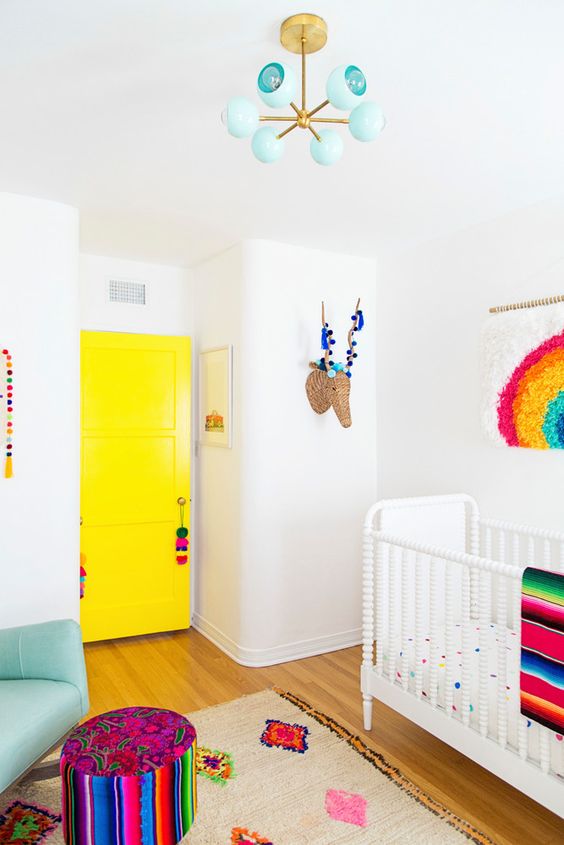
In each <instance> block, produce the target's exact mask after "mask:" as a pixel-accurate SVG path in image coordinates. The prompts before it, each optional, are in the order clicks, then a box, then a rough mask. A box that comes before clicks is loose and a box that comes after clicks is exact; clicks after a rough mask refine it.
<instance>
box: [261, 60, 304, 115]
mask: <svg viewBox="0 0 564 845" xmlns="http://www.w3.org/2000/svg"><path fill="white" fill-rule="evenodd" d="M257 91H258V94H259V97H260V98H261V100H262V101H263V103H264V104H265V105H267V106H269V107H270V108H271V109H279V108H282V107H283V106H287V105H288V104H289V103H290V101H291V100H293V99H294V97H295V96H296V75H295V73H294V71H293V70H292V68H291V67H288V65H285V64H283V63H282V62H269V63H268V64H267V65H265V66H264V67H263V69H262V70H261V72H260V73H259V75H258V79H257Z"/></svg>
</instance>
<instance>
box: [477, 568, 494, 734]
mask: <svg viewBox="0 0 564 845" xmlns="http://www.w3.org/2000/svg"><path fill="white" fill-rule="evenodd" d="M479 587H480V591H479V598H480V625H479V628H480V630H479V635H480V636H479V644H480V645H479V650H480V654H479V660H478V674H479V723H480V733H481V735H482V736H484V737H485V736H487V735H488V727H489V699H488V681H489V677H488V676H489V671H488V669H489V667H488V631H489V624H490V612H489V611H490V589H491V575H490V573H489V572H485V571H480V575H479Z"/></svg>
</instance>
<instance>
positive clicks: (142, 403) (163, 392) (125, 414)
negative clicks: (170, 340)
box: [82, 334, 176, 430]
mask: <svg viewBox="0 0 564 845" xmlns="http://www.w3.org/2000/svg"><path fill="white" fill-rule="evenodd" d="M120 337H124V335H118V334H114V335H113V337H112V338H111V339H110V343H111V344H114V343H115V344H117V343H118V341H117V340H116V338H120ZM127 337H131V335H127ZM83 354H84V359H83V373H84V394H83V397H84V401H83V406H82V413H83V419H82V426H83V428H84V430H88V429H91V428H96V429H98V428H109V429H112V430H116V429H124V428H131V429H135V428H143V429H147V428H149V429H163V428H169V429H173V428H174V427H175V410H176V401H175V400H176V397H175V391H174V390H171V389H170V386H171V385H174V383H175V369H176V353H175V352H174V350H166V349H151V350H142V349H122V348H119V347H113V348H109V349H100V348H98V347H96V348H94V349H88V348H86V349H84V353H83ZM140 370H142V374H143V377H142V378H140ZM118 373H119V378H116V374H118ZM98 388H102V389H98ZM141 408H142V409H143V414H142V415H140V413H139V411H140V409H141Z"/></svg>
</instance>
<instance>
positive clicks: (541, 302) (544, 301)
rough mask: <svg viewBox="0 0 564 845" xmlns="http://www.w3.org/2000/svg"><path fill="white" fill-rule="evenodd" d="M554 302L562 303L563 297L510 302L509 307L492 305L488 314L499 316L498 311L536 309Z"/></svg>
mask: <svg viewBox="0 0 564 845" xmlns="http://www.w3.org/2000/svg"><path fill="white" fill-rule="evenodd" d="M556 302H564V295H560V294H559V295H558V296H545V298H544V299H529V300H527V301H526V302H512V303H511V305H494V306H493V308H490V314H499V313H500V311H518V310H519V309H520V308H537V307H538V306H539V305H554V304H555V303H556Z"/></svg>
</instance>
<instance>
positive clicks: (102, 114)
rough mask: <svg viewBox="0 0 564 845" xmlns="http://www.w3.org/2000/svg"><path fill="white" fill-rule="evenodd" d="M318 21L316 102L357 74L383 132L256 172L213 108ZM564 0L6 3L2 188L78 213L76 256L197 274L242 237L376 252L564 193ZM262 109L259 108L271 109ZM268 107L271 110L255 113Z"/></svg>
mask: <svg viewBox="0 0 564 845" xmlns="http://www.w3.org/2000/svg"><path fill="white" fill-rule="evenodd" d="M304 10H306V11H314V12H316V13H318V14H321V15H323V17H325V19H326V20H327V22H328V26H329V41H328V44H327V47H326V48H325V49H324V50H323V51H322V52H320V53H317V54H316V55H314V56H312V57H311V59H310V61H309V76H310V82H311V85H310V87H309V91H310V92H311V93H310V100H311V103H312V104H314V103H317V102H319V101H321V100H322V99H324V96H325V95H324V83H325V79H326V78H327V75H328V73H329V72H330V70H332V68H333V67H335V66H336V65H337V64H341V63H343V62H351V61H352V62H354V63H355V64H359V65H360V66H361V67H362V68H363V69H364V71H365V73H366V75H367V78H368V92H367V98H369V99H375V100H377V101H378V102H379V103H380V104H381V105H382V106H383V108H384V110H385V112H386V115H387V120H388V125H387V128H386V130H385V132H384V133H383V134H382V135H381V136H380V138H379V139H378V140H377V141H375V142H374V143H372V144H360V143H358V142H357V141H354V140H353V138H352V137H351V136H350V135H349V133H348V131H347V129H346V127H343V128H342V131H343V133H344V134H345V154H344V156H343V159H342V160H341V161H340V162H339V163H338V164H337V165H335V166H333V167H332V168H322V167H320V166H319V165H317V164H315V163H314V162H313V161H312V159H311V157H310V154H309V149H308V147H309V137H308V136H309V133H304V132H301V131H296V132H294V133H293V134H292V135H291V136H290V137H289V138H288V139H287V143H286V153H285V155H284V158H283V159H282V160H281V161H280V162H278V163H277V164H275V165H262V164H259V163H258V162H257V161H255V159H254V158H253V155H252V153H251V149H250V143H249V141H239V140H235V139H234V138H231V137H230V136H228V135H227V133H226V131H225V129H224V127H223V126H222V124H221V123H220V113H221V110H222V108H223V106H224V103H225V101H226V100H227V99H228V98H229V97H230V96H232V95H235V94H242V95H246V96H250V97H251V98H255V99H256V101H257V103H258V97H256V94H255V80H256V75H257V72H258V70H259V69H260V67H261V66H262V65H263V64H264V63H265V62H266V61H267V60H270V59H273V58H278V59H283V60H284V61H288V62H294V63H295V65H296V70H297V69H298V63H299V59H298V57H294V56H291V55H290V54H288V53H285V51H284V50H283V49H282V47H281V46H280V44H279V42H278V27H279V24H280V21H281V20H282V19H283V18H285V17H287V16H288V15H290V14H292V13H295V12H301V11H304ZM563 33H564V2H562V0H425V2H423V0H365V1H364V2H361V0H353V2H347V3H345V2H344V0H339V2H337V0H317V1H316V2H315V3H314V4H313V5H312V6H311V8H307V4H306V6H305V9H304V6H303V4H302V3H301V2H299V3H294V2H281V0H269V2H268V3H265V2H264V0H261V1H260V2H259V0H231V1H230V2H228V0H211V2H209V3H202V2H198V3H196V2H194V0H0V190H6V191H13V192H17V193H24V194H31V195H34V196H39V197H46V198H51V199H57V200H61V201H63V202H67V203H71V204H73V205H76V206H78V207H79V208H80V211H81V217H82V232H81V241H82V249H83V250H85V251H87V252H93V253H101V254H108V255H116V256H123V257H130V258H138V259H141V260H150V261H159V262H164V263H176V264H183V265H191V264H194V263H196V262H197V261H199V260H201V259H202V258H204V257H206V256H208V255H210V254H212V253H214V252H218V251H219V250H221V249H223V248H225V247H226V246H229V245H230V244H232V243H234V242H235V241H238V240H240V239H242V238H246V237H255V238H271V239H274V240H283V241H288V242H291V243H300V244H307V245H309V246H313V247H319V248H329V249H334V250H342V251H345V252H354V253H358V254H369V255H378V254H383V253H389V252H394V251H397V250H402V249H405V248H408V247H410V246H411V245H414V244H416V243H419V242H422V241H424V240H428V239H431V238H435V237H438V236H440V235H443V234H446V233H448V232H450V231H453V230H456V229H459V228H461V227H465V226H468V225H471V224H473V223H476V222H479V221H482V220H485V219H488V218H491V217H495V216H498V215H501V214H504V213H506V212H508V211H511V210H512V209H515V208H518V207H522V206H525V205H528V204H531V203H534V202H538V201H540V200H543V199H545V198H547V197H550V196H553V195H556V194H560V193H563V192H564V96H563V90H564V49H563V46H562V45H563ZM264 108H266V107H264ZM263 110H264V109H263Z"/></svg>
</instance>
